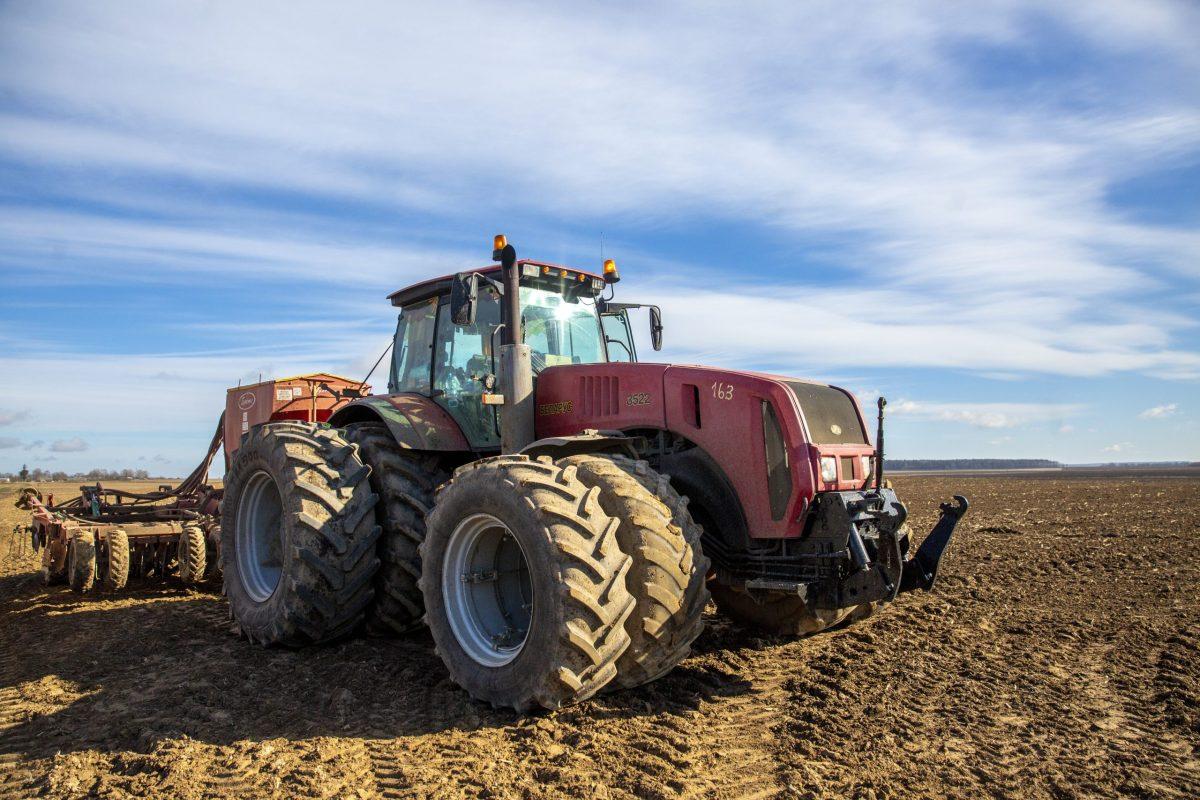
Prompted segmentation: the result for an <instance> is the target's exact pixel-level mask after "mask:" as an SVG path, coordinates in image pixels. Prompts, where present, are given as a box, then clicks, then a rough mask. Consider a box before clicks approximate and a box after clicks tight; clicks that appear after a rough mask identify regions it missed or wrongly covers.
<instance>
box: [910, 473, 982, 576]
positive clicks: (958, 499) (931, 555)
mask: <svg viewBox="0 0 1200 800" xmlns="http://www.w3.org/2000/svg"><path fill="white" fill-rule="evenodd" d="M954 502H955V503H956V505H951V504H950V503H942V506H941V509H942V515H941V517H939V518H938V521H937V524H936V525H934V526H933V530H931V531H930V532H929V535H928V536H926V537H925V541H923V542H921V546H920V547H919V548H918V549H917V554H916V555H915V556H913V557H912V558H910V559H909V560H908V561H905V562H904V572H903V573H902V574H901V576H900V591H901V592H911V591H912V590H913V589H925V590H926V591H928V590H929V589H932V588H933V582H934V579H936V578H937V569H938V562H940V561H941V560H942V554H943V553H944V552H946V545H948V544H950V536H951V535H952V534H953V533H954V526H955V525H957V524H958V521H959V520H960V519H962V518H963V515H964V514H966V513H967V508H968V507H969V504H968V503H967V498H965V497H963V496H962V495H960V494H956V495H954Z"/></svg>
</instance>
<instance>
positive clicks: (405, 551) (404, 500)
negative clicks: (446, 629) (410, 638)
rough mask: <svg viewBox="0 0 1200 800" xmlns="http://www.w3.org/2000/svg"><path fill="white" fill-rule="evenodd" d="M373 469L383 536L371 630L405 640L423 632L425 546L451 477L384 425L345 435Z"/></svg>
mask: <svg viewBox="0 0 1200 800" xmlns="http://www.w3.org/2000/svg"><path fill="white" fill-rule="evenodd" d="M343 435H344V436H345V437H346V440H347V441H349V442H353V443H354V444H357V445H358V447H359V457H360V458H361V459H362V461H363V463H365V464H366V465H367V466H368V467H370V468H371V477H370V481H371V489H372V490H373V491H374V492H375V493H376V494H377V495H379V502H378V504H377V505H376V506H375V518H376V520H377V521H378V522H379V525H380V527H381V528H382V529H383V533H382V535H381V536H380V539H379V545H378V548H377V553H378V556H379V562H380V566H379V572H378V573H377V574H376V576H375V602H373V603H372V604H371V605H370V606H368V608H367V630H369V631H370V632H371V633H373V634H399V633H406V632H408V631H411V630H413V629H415V628H419V627H420V626H421V624H422V621H423V618H424V615H425V601H424V599H423V598H422V597H421V589H420V587H419V586H417V581H418V580H420V578H421V552H420V548H421V542H423V541H425V517H426V515H428V514H429V510H430V509H431V508H433V493H434V490H435V489H437V487H438V485H439V484H441V483H442V482H443V481H445V480H446V478H447V477H449V476H448V475H447V474H446V472H445V471H443V470H442V469H441V468H440V467H439V465H438V460H437V458H436V457H434V456H430V455H427V454H423V453H419V452H417V451H414V450H408V449H405V448H403V447H401V446H400V445H399V444H398V443H397V442H396V440H395V438H394V437H393V436H392V434H391V433H390V432H389V431H388V429H387V426H386V425H384V424H383V423H380V422H355V423H352V424H350V425H347V426H346V427H345V428H344V429H343Z"/></svg>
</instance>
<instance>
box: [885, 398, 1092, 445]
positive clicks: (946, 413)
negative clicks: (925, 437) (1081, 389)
mask: <svg viewBox="0 0 1200 800" xmlns="http://www.w3.org/2000/svg"><path fill="white" fill-rule="evenodd" d="M888 408H889V410H890V411H891V412H892V413H893V414H899V415H901V416H907V417H915V418H918V419H932V420H938V421H940V422H961V423H964V424H967V425H973V426H975V427H977V428H1017V427H1022V426H1025V425H1030V424H1034V423H1038V422H1056V421H1059V420H1062V419H1063V418H1065V417H1071V416H1074V415H1076V414H1078V413H1079V412H1080V411H1082V410H1083V406H1082V405H1078V404H1073V403H927V402H923V401H918V400H900V401H898V402H896V403H894V404H892V405H891V406H889V407H888ZM995 443H996V442H993V444H995Z"/></svg>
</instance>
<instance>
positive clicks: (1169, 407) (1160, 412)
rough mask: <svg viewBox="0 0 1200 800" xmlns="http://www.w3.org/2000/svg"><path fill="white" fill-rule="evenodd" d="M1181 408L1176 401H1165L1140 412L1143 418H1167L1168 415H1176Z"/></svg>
mask: <svg viewBox="0 0 1200 800" xmlns="http://www.w3.org/2000/svg"><path fill="white" fill-rule="evenodd" d="M1178 410H1179V405H1178V404H1176V403H1165V404H1163V405H1161V406H1154V407H1153V408H1147V409H1146V410H1145V411H1143V412H1142V413H1140V414H1138V416H1139V417H1141V418H1142V419H1166V418H1167V417H1173V416H1175V412H1176V411H1178Z"/></svg>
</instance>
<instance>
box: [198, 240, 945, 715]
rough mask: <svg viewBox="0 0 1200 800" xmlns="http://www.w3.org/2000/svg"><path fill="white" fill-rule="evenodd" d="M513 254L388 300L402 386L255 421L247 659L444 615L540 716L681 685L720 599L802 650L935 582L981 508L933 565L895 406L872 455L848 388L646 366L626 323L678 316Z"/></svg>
mask: <svg viewBox="0 0 1200 800" xmlns="http://www.w3.org/2000/svg"><path fill="white" fill-rule="evenodd" d="M493 260H494V261H496V262H499V263H498V264H493V265H491V266H487V267H483V268H480V269H478V270H473V271H470V272H464V273H459V274H457V275H451V276H446V277H442V278H435V279H433V280H428V281H424V282H422V283H419V284H417V285H415V286H410V287H409V288H407V289H403V290H401V291H398V292H396V293H394V294H392V295H391V296H390V299H391V301H392V304H393V305H394V306H397V307H399V308H400V317H399V324H398V326H397V329H396V335H395V341H394V348H393V351H392V362H391V376H390V379H389V382H388V393H387V394H383V395H375V396H366V397H357V396H356V394H357V393H356V392H355V390H354V388H353V387H349V386H342V387H341V388H339V389H331V390H330V394H331V395H339V396H341V397H343V398H350V399H351V401H350V402H348V403H340V404H337V406H336V408H335V409H334V410H332V411H331V413H330V414H329V416H328V417H327V419H326V421H324V422H320V423H318V422H309V421H304V420H301V419H297V420H283V421H271V422H266V423H262V424H247V425H246V426H244V427H245V430H244V432H242V433H241V435H240V440H239V442H238V443H237V444H238V446H237V449H236V451H235V452H234V453H233V457H232V459H231V462H230V465H229V471H228V473H227V475H226V478H225V496H224V501H223V503H222V521H221V537H222V547H221V552H222V561H223V567H224V575H225V588H226V593H227V595H228V597H229V601H230V604H231V606H232V611H233V615H234V617H235V618H236V620H237V622H238V624H239V625H240V627H241V629H242V631H243V632H244V633H245V634H246V635H247V636H248V637H249V638H250V639H251V640H253V641H256V642H260V643H262V644H265V645H276V644H277V645H289V646H298V645H305V644H311V643H317V642H324V641H328V640H331V639H334V638H337V637H340V636H342V635H345V634H347V633H350V632H351V631H353V630H355V629H356V628H358V627H359V626H360V625H363V624H364V622H365V624H366V625H367V627H368V628H369V629H372V630H375V631H379V632H398V633H399V632H405V631H408V630H411V629H413V628H416V627H418V626H420V625H421V624H422V623H424V624H427V625H428V626H429V628H430V631H431V632H432V635H433V638H434V642H435V643H436V646H437V651H438V653H439V654H440V655H441V657H442V659H443V660H444V662H445V664H446V667H447V669H448V670H449V672H450V675H451V677H452V678H453V679H454V680H455V681H456V682H457V683H458V684H459V685H461V686H462V687H463V688H464V689H466V690H467V691H468V692H469V693H470V694H471V695H472V696H474V697H476V698H479V699H481V700H486V701H489V702H491V703H492V704H493V705H496V706H507V707H511V708H515V709H517V710H518V711H528V710H531V709H534V708H537V707H544V708H558V707H560V706H563V705H566V704H569V703H573V702H577V701H580V700H583V699H585V698H587V697H590V696H591V695H593V694H595V693H596V692H597V691H599V690H600V689H602V688H604V687H606V686H608V687H628V686H635V685H638V684H641V683H645V682H647V681H651V680H654V679H655V678H657V677H659V676H661V675H663V674H665V673H667V672H668V671H670V670H671V669H672V668H673V667H674V666H675V665H676V664H677V663H679V661H680V660H681V659H683V658H684V657H685V656H686V655H687V653H688V651H689V648H690V646H691V644H692V642H693V641H694V640H695V638H696V637H697V636H698V635H699V633H700V631H701V628H702V626H703V617H702V612H703V610H704V607H705V605H706V604H707V603H708V600H709V599H710V593H711V598H712V599H713V600H714V601H715V602H716V604H717V607H718V609H719V610H720V611H722V612H723V613H724V614H726V615H727V616H729V617H731V618H732V619H734V620H736V621H738V622H740V623H743V624H746V625H749V626H753V627H755V628H758V629H761V630H764V631H767V632H770V633H773V634H788V635H796V634H805V633H813V632H816V631H819V630H822V629H825V628H828V627H830V626H832V625H835V624H838V623H842V622H846V621H852V620H855V619H861V618H863V617H865V616H867V615H869V614H870V613H872V612H873V611H874V610H875V609H877V608H878V607H879V606H881V605H882V604H884V603H886V602H888V601H891V600H894V599H895V598H896V597H897V595H898V594H900V593H901V592H904V591H908V590H911V589H917V588H922V589H928V588H930V587H931V586H932V584H933V580H934V576H935V574H936V571H937V565H938V562H939V560H940V558H941V555H942V552H943V551H944V549H945V547H946V544H947V543H948V541H949V539H950V536H951V534H952V532H953V530H954V526H955V524H956V523H957V521H958V519H959V518H960V517H961V516H962V514H963V513H964V512H965V511H966V501H965V500H964V499H963V498H961V497H957V498H955V501H956V502H955V503H954V504H949V503H948V504H944V505H943V506H942V515H941V518H940V520H939V521H938V523H937V524H936V526H935V527H934V529H933V531H932V532H931V533H930V534H929V535H928V536H927V537H926V538H925V540H924V542H923V544H922V545H921V547H920V548H919V549H917V550H916V551H915V552H911V550H912V547H911V544H910V534H909V530H908V527H907V526H906V525H905V524H904V520H905V513H906V512H905V509H904V506H903V505H902V504H901V503H900V501H899V500H898V499H897V497H896V495H895V493H894V492H893V491H892V489H891V488H890V487H889V486H888V484H887V483H886V482H884V481H883V480H882V472H883V460H882V459H883V451H882V418H883V401H882V400H881V401H880V414H879V419H880V429H879V435H878V436H877V440H876V445H875V446H872V444H871V442H870V439H869V437H868V433H867V425H866V422H865V420H864V418H863V415H862V412H861V410H860V409H859V407H858V404H857V403H856V401H855V399H854V397H853V396H852V395H851V394H850V393H849V392H847V391H845V390H842V389H838V388H836V387H832V386H827V385H824V384H819V383H812V382H808V381H801V380H796V379H793V378H784V377H779V376H773V375H763V374H758V373H752V372H738V371H730V370H721V369H715V368H709V367H696V366H687V365H669V364H656V363H643V362H640V361H639V360H638V357H637V351H636V348H635V345H634V339H633V336H632V335H631V330H630V321H629V312H630V311H631V310H634V309H638V308H648V311H649V317H650V324H651V334H652V341H653V346H654V349H655V350H658V349H659V348H660V347H661V339H662V330H663V327H662V322H661V314H660V313H659V311H658V309H657V307H654V306H648V307H645V306H641V305H638V304H632V303H616V302H613V301H612V299H611V294H612V292H611V289H612V287H613V284H615V283H616V282H617V281H618V280H619V275H618V273H617V270H616V267H615V265H614V264H613V263H612V262H611V261H608V262H605V265H604V270H603V273H602V274H601V275H594V274H591V273H588V272H583V271H580V270H577V269H571V268H566V267H561V266H556V265H553V264H546V263H542V262H537V261H528V260H518V259H517V257H516V252H515V250H514V249H513V247H512V246H511V245H509V244H507V242H506V241H505V240H504V237H502V236H498V237H496V242H495V248H494V252H493ZM606 295H607V296H606ZM310 419H312V417H311V416H310ZM228 444H230V443H229V442H227V445H228Z"/></svg>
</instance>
